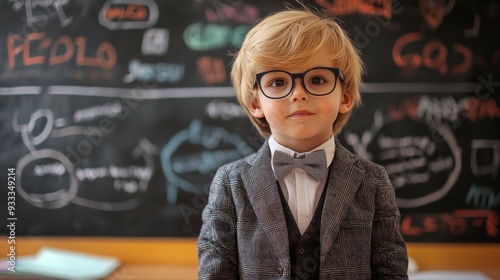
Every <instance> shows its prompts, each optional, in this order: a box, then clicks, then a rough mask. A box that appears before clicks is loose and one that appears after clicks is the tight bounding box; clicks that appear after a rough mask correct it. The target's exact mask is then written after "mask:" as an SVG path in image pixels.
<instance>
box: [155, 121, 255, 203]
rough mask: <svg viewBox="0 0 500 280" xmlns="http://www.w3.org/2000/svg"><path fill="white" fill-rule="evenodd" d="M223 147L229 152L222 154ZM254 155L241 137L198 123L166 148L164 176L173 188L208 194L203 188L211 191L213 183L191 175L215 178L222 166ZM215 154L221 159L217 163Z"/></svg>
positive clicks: (163, 163)
mask: <svg viewBox="0 0 500 280" xmlns="http://www.w3.org/2000/svg"><path fill="white" fill-rule="evenodd" d="M223 145H225V146H226V147H227V148H228V149H227V150H224V151H220V150H218V149H219V148H220V146H223ZM188 148H189V149H188ZM187 150H190V152H189V153H188V152H187ZM193 151H194V152H193ZM250 152H252V149H251V148H250V147H249V146H248V145H247V144H246V143H245V142H244V141H243V140H242V139H241V138H240V137H239V136H238V135H236V134H231V133H229V132H228V131H226V130H225V129H223V128H220V127H212V126H204V125H203V124H202V122H201V121H200V120H194V121H192V122H191V124H190V126H189V127H188V128H186V129H184V130H182V131H180V132H179V133H177V134H176V135H174V136H173V137H172V138H171V140H170V141H169V142H168V143H167V145H166V146H165V147H164V148H163V150H162V152H161V162H162V166H163V173H164V174H165V177H166V178H167V180H168V181H169V182H170V183H171V184H173V186H172V187H174V188H175V187H179V188H181V189H183V190H184V191H186V192H191V193H201V192H205V190H204V189H202V188H204V187H208V185H209V183H210V181H205V180H203V178H205V177H203V176H191V175H190V174H197V175H200V174H201V175H207V176H209V175H211V176H213V175H214V173H215V171H216V169H217V168H218V167H219V166H220V165H222V164H224V163H227V162H230V161H233V160H235V159H238V158H241V157H242V156H244V155H247V154H249V153H250ZM214 153H215V154H216V155H217V156H216V157H215V158H217V159H214ZM197 177H203V178H202V179H199V178H197ZM195 179H198V181H195ZM172 202H173V201H172Z"/></svg>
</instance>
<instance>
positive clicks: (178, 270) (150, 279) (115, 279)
mask: <svg viewBox="0 0 500 280" xmlns="http://www.w3.org/2000/svg"><path fill="white" fill-rule="evenodd" d="M481 272H482V273H484V274H485V275H487V276H489V277H490V278H491V279H493V280H500V268H499V269H487V270H482V271H481ZM170 279H171V280H196V279H197V267H196V266H194V267H193V266H166V265H125V266H122V267H120V268H119V269H117V270H116V271H115V273H113V274H112V275H111V276H109V277H108V278H106V279H105V280H170Z"/></svg>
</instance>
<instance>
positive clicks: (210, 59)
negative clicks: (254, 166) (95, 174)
mask: <svg viewBox="0 0 500 280" xmlns="http://www.w3.org/2000/svg"><path fill="white" fill-rule="evenodd" d="M197 2H200V3H198V4H197V5H194V6H193V9H192V11H190V14H189V15H187V16H191V17H192V18H193V21H192V22H191V23H189V24H188V25H185V26H182V27H180V28H181V29H182V30H181V31H182V32H178V31H177V30H175V28H179V25H176V26H170V25H168V26H166V25H165V24H164V23H163V21H161V18H162V12H163V11H166V10H167V9H163V6H162V5H167V4H166V3H162V2H156V1H152V0H148V1H135V2H134V1H126V2H123V1H118V0H107V1H105V2H103V3H102V4H99V5H101V6H100V9H99V14H98V15H97V16H96V18H97V19H98V22H96V23H93V24H98V25H99V26H100V27H101V28H102V29H101V30H102V34H106V33H107V32H119V31H127V32H129V33H130V34H134V36H139V37H141V40H140V41H139V43H137V44H138V46H137V47H136V48H137V49H138V50H140V52H137V53H133V54H129V53H127V51H125V50H124V49H122V48H121V47H120V46H121V43H119V42H117V41H113V40H111V39H108V38H106V37H103V36H97V37H96V36H94V35H95V34H92V35H87V34H85V32H82V34H80V35H76V34H64V30H65V29H64V28H67V27H69V26H73V25H77V24H79V22H80V21H78V19H77V18H75V17H76V15H72V14H70V13H68V12H67V10H68V11H69V10H71V5H75V4H74V3H71V2H70V1H56V2H38V1H34V2H31V1H28V2H26V1H20V0H12V1H9V2H8V4H6V5H7V7H10V8H11V10H12V12H14V13H13V15H14V16H12V15H11V17H10V18H11V19H12V17H15V16H17V17H18V18H16V19H14V20H16V21H18V22H19V26H17V28H15V29H13V30H10V31H9V32H8V33H6V34H5V35H4V36H5V38H3V39H4V40H5V47H6V52H5V53H6V56H7V57H6V58H5V61H6V62H7V65H8V68H5V70H4V72H3V73H0V79H3V80H6V81H7V80H9V79H12V78H17V79H20V78H21V77H23V78H26V77H33V78H35V77H49V78H57V79H61V78H62V79H74V80H90V81H93V82H98V81H112V82H115V83H119V84H121V85H125V86H126V85H129V84H131V83H134V82H136V83H137V82H142V83H157V84H158V85H163V86H168V87H171V86H175V85H177V84H182V83H183V82H188V81H187V79H189V80H190V81H191V82H190V83H192V81H200V82H201V83H200V84H198V85H195V86H211V85H224V84H228V81H229V77H228V75H229V73H228V71H227V67H226V65H228V63H229V60H230V58H229V56H227V49H228V48H238V46H240V45H241V43H242V41H243V38H244V37H245V35H246V33H247V32H248V31H249V29H250V27H251V26H252V24H253V23H255V22H258V21H259V20H260V19H262V18H263V17H264V16H265V14H263V12H262V11H261V7H259V6H258V5H256V4H251V3H245V2H242V1H234V2H231V1H228V2H227V3H226V2H225V1H215V0H207V1H197ZM249 2H251V1H249ZM445 2H446V1H437V2H436V1H432V0H421V1H418V7H414V6H411V5H410V4H409V3H405V2H402V1H399V0H396V1H391V0H383V1H366V0H356V1H346V0H342V1H333V2H332V1H325V0H315V1H312V3H311V4H314V5H316V6H317V7H319V8H321V9H322V10H323V11H324V12H325V13H327V14H329V15H336V16H339V15H340V16H348V15H357V14H361V15H366V16H370V17H369V18H368V19H369V20H367V21H366V22H357V23H351V22H349V20H348V19H347V25H346V27H349V28H352V29H353V30H352V32H351V33H352V36H353V40H354V42H355V43H356V44H357V45H358V46H359V47H360V48H362V49H363V53H364V55H365V56H368V57H370V56H372V55H374V56H375V57H378V56H379V55H380V54H379V53H376V54H375V53H373V54H372V53H371V48H367V46H368V45H370V44H372V43H374V42H378V44H380V43H381V42H380V41H377V38H379V37H380V38H382V37H381V36H379V35H381V34H383V33H387V32H393V31H392V30H400V29H401V28H400V27H398V28H396V27H397V26H400V25H402V24H403V23H401V22H399V20H400V18H406V16H404V15H405V13H410V10H412V9H416V8H417V9H418V10H419V20H423V22H425V24H426V25H427V26H428V28H429V29H430V30H434V31H435V30H438V29H439V27H440V26H441V25H442V24H443V22H446V18H447V16H449V15H450V14H451V13H453V12H454V10H455V8H456V7H455V6H460V5H459V4H458V2H457V1H447V2H446V3H445ZM56 3H57V4H56ZM174 9H175V8H174ZM276 9H280V7H279V6H277V7H276ZM483 9H488V7H483ZM462 10H463V7H462ZM480 12H484V11H478V12H476V11H469V12H468V13H467V14H466V15H465V18H463V20H464V22H466V24H461V25H460V27H459V28H462V30H461V31H460V32H457V34H460V36H461V38H458V39H454V42H452V43H450V42H448V41H444V39H441V38H440V36H439V34H436V35H435V36H434V35H432V34H429V33H424V32H422V31H419V30H410V29H409V30H407V32H404V33H403V34H398V35H397V36H396V38H395V39H393V41H392V42H391V47H388V48H384V49H385V50H386V52H387V54H388V57H391V58H392V64H393V67H394V68H395V69H397V71H402V72H403V73H405V72H406V73H414V72H415V71H416V70H430V71H431V72H433V73H436V74H439V75H441V76H463V75H465V74H467V73H470V72H471V70H472V69H473V68H474V67H475V66H476V65H479V66H485V65H486V66H489V67H490V68H492V69H498V67H499V65H500V46H498V45H496V46H493V50H492V51H491V53H490V52H487V53H484V52H481V53H475V52H477V50H474V49H472V46H473V45H475V44H472V45H471V44H469V43H468V42H472V43H474V42H475V41H474V38H478V36H480V34H481V33H480V31H481V28H487V26H485V24H486V23H487V22H486V23H485V20H484V19H482V18H481V15H480ZM4 13H5V11H4ZM183 13H185V11H183ZM411 14H414V13H411ZM164 16H166V15H164ZM168 16H169V17H172V15H171V14H168ZM398 17H400V18H398ZM22 19H25V20H24V22H23V21H22ZM11 26H15V25H12V24H11ZM49 27H50V28H49ZM54 27H59V28H60V29H61V32H58V33H57V35H54V34H52V32H51V30H54V29H53V28H54ZM92 32H93V33H95V32H99V31H96V30H92ZM61 33H62V34H61ZM178 34H180V36H179V35H178ZM173 36H178V37H173ZM433 36H434V37H433ZM392 37H394V36H392ZM462 39H463V40H464V41H465V42H463V43H462V42H461V41H462ZM383 42H384V44H386V42H385V39H384V40H383ZM130 44H132V43H131V42H129V43H128V45H130ZM139 44H140V45H139ZM496 44H498V42H496ZM134 47H135V46H134ZM377 49H378V48H377ZM179 51H181V52H186V53H190V54H189V55H188V56H187V57H189V58H190V59H188V61H186V60H184V61H182V60H179V59H178V57H180V56H179V55H180V53H178V52H179ZM214 51H218V52H223V54H222V55H221V56H219V55H214ZM377 52H379V50H377ZM155 57H156V58H161V59H152V58H155ZM191 59H194V60H193V61H192V62H191V61H189V60H191ZM158 60H161V62H152V61H158ZM118 61H120V63H118ZM123 61H125V67H123V66H124V64H123ZM68 65H69V66H71V67H70V69H69V70H68V67H65V66H68ZM47 66H50V67H51V69H53V71H46V70H45V69H47V68H46V67H47ZM58 67H59V68H58ZM377 67H378V66H377V65H370V69H372V71H375V72H376V70H377ZM120 68H123V69H120ZM57 69H60V70H59V71H58V70H57ZM188 69H195V71H192V72H193V73H194V75H196V79H193V77H192V76H190V77H188V76H186V75H187V72H186V71H188ZM117 70H118V71H117ZM190 75H191V74H190Z"/></svg>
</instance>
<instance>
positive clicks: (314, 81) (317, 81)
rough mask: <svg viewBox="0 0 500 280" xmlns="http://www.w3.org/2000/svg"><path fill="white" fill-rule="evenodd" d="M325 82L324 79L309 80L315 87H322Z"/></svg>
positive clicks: (314, 78)
mask: <svg viewBox="0 0 500 280" xmlns="http://www.w3.org/2000/svg"><path fill="white" fill-rule="evenodd" d="M325 82H326V81H325V80H324V79H323V78H322V77H312V78H311V79H310V80H309V83H311V84H313V85H320V84H322V83H325Z"/></svg>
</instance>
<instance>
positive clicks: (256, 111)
mask: <svg viewBox="0 0 500 280" xmlns="http://www.w3.org/2000/svg"><path fill="white" fill-rule="evenodd" d="M248 109H249V111H250V114H252V116H254V117H256V118H258V119H261V118H263V117H264V111H263V110H262V108H261V107H260V104H259V103H258V101H255V102H253V103H252V105H251V106H250V108H248Z"/></svg>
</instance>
